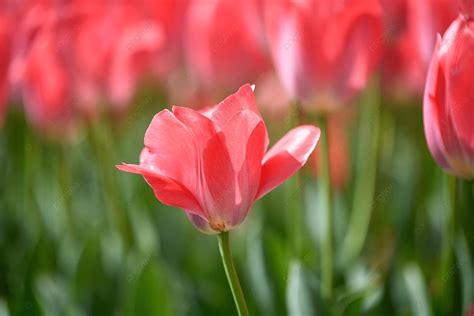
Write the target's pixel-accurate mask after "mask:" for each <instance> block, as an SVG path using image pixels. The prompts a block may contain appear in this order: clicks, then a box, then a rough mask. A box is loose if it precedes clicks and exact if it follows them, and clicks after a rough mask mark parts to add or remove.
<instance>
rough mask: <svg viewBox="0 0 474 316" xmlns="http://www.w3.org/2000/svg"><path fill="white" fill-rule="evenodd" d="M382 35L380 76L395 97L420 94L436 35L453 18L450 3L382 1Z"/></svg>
mask: <svg viewBox="0 0 474 316" xmlns="http://www.w3.org/2000/svg"><path fill="white" fill-rule="evenodd" d="M382 6H383V8H384V20H385V32H384V36H383V44H384V57H383V63H382V65H383V66H382V74H383V82H384V86H385V88H386V89H387V90H389V91H390V92H391V93H392V94H393V95H394V96H395V97H397V98H399V99H406V98H407V95H408V96H409V97H412V96H419V95H421V94H422V91H423V88H424V85H425V80H426V74H427V72H428V66H429V62H430V60H431V54H432V52H433V48H434V46H435V43H436V34H437V33H444V31H446V29H447V28H448V26H449V24H450V23H451V22H452V21H453V20H454V19H455V18H456V16H457V12H458V10H457V9H458V6H457V3H456V1H453V0H424V1H420V0H395V1H394V0H383V1H382Z"/></svg>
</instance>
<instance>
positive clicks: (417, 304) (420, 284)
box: [403, 263, 432, 316]
mask: <svg viewBox="0 0 474 316" xmlns="http://www.w3.org/2000/svg"><path fill="white" fill-rule="evenodd" d="M403 280H404V282H405V286H406V290H407V292H408V293H407V294H408V298H409V301H410V305H411V309H412V312H413V315H418V316H429V315H431V314H432V313H431V309H430V304H429V301H428V295H427V293H426V285H425V280H424V278H423V274H422V272H421V270H420V267H419V266H418V265H417V264H415V263H410V264H408V265H407V266H406V267H405V268H404V269H403Z"/></svg>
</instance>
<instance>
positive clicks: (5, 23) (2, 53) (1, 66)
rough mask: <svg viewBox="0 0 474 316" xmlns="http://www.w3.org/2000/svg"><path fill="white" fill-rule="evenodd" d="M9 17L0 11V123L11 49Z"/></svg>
mask: <svg viewBox="0 0 474 316" xmlns="http://www.w3.org/2000/svg"><path fill="white" fill-rule="evenodd" d="M11 28H12V25H11V19H10V17H9V16H8V15H7V14H4V13H0V43H1V45H0V125H1V124H2V123H3V119H4V115H5V110H6V105H7V97H8V86H9V84H8V67H9V64H10V50H11V32H12V29H11Z"/></svg>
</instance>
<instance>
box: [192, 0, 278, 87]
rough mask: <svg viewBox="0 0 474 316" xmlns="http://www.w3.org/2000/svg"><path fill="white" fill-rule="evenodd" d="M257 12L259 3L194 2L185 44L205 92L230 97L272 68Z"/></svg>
mask: <svg viewBox="0 0 474 316" xmlns="http://www.w3.org/2000/svg"><path fill="white" fill-rule="evenodd" d="M257 8H258V7H257V1H256V0H247V1H238V0H211V1H201V0H194V1H190V5H189V9H188V14H187V17H186V18H187V26H186V31H185V34H184V38H183V41H184V48H185V53H186V57H187V58H186V60H187V64H188V66H189V69H190V73H191V77H192V78H193V80H196V81H197V82H199V83H200V85H201V89H203V90H205V91H208V92H209V93H216V90H217V92H225V93H228V92H229V91H234V89H235V88H236V87H238V86H240V85H242V84H244V83H245V82H249V81H250V82H255V81H256V79H257V78H258V76H259V75H260V74H261V73H262V72H263V71H264V70H266V69H268V68H269V61H268V59H267V56H266V54H265V51H264V49H263V47H264V46H263V44H264V32H263V26H262V25H261V20H260V19H259V16H258V10H257ZM216 85H217V87H216Z"/></svg>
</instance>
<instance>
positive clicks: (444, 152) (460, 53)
mask: <svg viewBox="0 0 474 316" xmlns="http://www.w3.org/2000/svg"><path fill="white" fill-rule="evenodd" d="M473 34H474V20H472V18H470V17H468V16H465V15H460V16H459V17H458V18H457V19H456V20H455V21H454V22H453V23H452V24H451V26H450V27H449V28H448V30H447V31H446V33H445V34H444V36H443V38H442V39H441V37H439V38H438V42H437V44H436V48H435V50H434V53H433V58H432V60H431V65H430V69H429V72H428V79H427V82H426V87H425V95H424V108H423V110H424V111H423V116H424V126H425V135H426V139H427V142H428V147H429V149H430V151H431V153H432V155H433V157H434V158H435V160H436V161H437V162H438V164H440V165H441V166H442V167H443V168H444V169H445V170H446V171H447V172H449V173H452V174H454V175H456V176H459V177H463V178H474V124H473V119H474V89H473V86H472V83H473V81H472V74H473V73H474V35H473Z"/></svg>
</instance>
